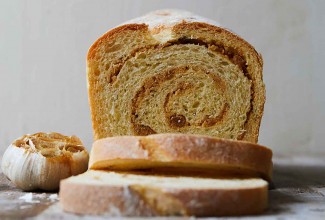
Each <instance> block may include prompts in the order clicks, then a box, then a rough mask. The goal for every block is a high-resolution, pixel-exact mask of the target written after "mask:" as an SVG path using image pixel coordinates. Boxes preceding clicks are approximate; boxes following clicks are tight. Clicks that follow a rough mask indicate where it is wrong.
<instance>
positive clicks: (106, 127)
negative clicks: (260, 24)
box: [87, 12, 265, 143]
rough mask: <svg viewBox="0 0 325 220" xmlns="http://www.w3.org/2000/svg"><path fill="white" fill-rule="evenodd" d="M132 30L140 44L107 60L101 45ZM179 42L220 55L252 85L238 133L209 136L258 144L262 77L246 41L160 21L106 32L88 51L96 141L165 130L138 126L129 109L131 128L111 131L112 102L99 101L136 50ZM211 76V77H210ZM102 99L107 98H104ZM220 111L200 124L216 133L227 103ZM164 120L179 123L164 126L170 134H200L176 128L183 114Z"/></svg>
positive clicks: (197, 25)
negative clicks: (101, 67) (101, 65)
mask: <svg viewBox="0 0 325 220" xmlns="http://www.w3.org/2000/svg"><path fill="white" fill-rule="evenodd" d="M166 13H167V12H166ZM166 13H165V12H164V13H162V14H163V15H162V14H161V13H160V14H159V13H158V14H157V15H161V16H164V17H168V16H170V15H171V14H170V13H167V14H166ZM171 16H173V15H171ZM132 31H133V32H136V31H137V35H136V36H137V37H138V38H139V39H141V40H143V41H141V44H139V45H138V46H136V45H131V46H130V45H129V44H127V43H126V44H125V47H130V48H127V50H126V51H125V53H122V54H119V55H118V56H113V55H112V56H113V57H111V58H107V55H108V54H110V52H108V51H109V50H110V49H109V46H107V47H106V46H105V45H110V43H112V42H114V41H119V38H121V39H122V38H123V36H125V35H127V34H128V33H130V32H132ZM165 32H166V33H168V32H170V33H169V35H168V34H167V35H166V36H167V37H166V36H165V35H164V34H165ZM160 35H163V36H165V37H161V36H160ZM157 36H159V37H157ZM135 38H136V37H135ZM165 38H166V39H165ZM180 43H181V44H186V43H188V44H198V45H202V46H205V47H207V48H208V49H209V50H211V51H215V52H217V53H219V54H221V55H224V56H225V57H226V58H227V59H229V60H230V61H231V62H232V63H234V64H235V65H237V66H238V67H239V68H240V69H242V71H243V73H244V74H245V76H246V78H247V79H248V81H252V86H251V89H250V90H251V100H250V102H251V104H250V108H249V110H248V111H247V113H246V118H247V120H246V123H245V124H244V125H243V127H242V129H241V130H242V131H236V132H235V134H234V135H225V136H223V135H221V136H218V135H216V134H214V135H213V136H215V137H225V138H231V139H237V140H246V141H251V142H254V143H256V142H257V140H258V133H259V127H260V123H261V118H262V114H263V108H264V102H265V89H264V84H263V79H262V65H263V61H262V58H261V56H260V55H259V54H258V53H257V52H256V50H255V49H254V48H253V47H252V46H251V45H250V44H249V43H247V42H246V41H245V40H243V39H242V38H240V37H239V36H237V35H235V34H233V33H231V32H230V31H228V30H226V29H224V28H221V27H217V26H214V25H211V24H208V23H205V22H196V21H195V20H191V21H182V22H176V23H175V24H168V25H167V24H166V25H165V24H164V23H163V24H156V25H152V26H148V25H147V24H132V23H131V24H126V25H123V26H120V27H117V28H115V29H113V30H111V31H109V32H107V33H106V34H105V35H104V36H102V37H101V38H99V39H98V40H97V41H96V42H95V43H94V45H93V46H92V47H91V48H90V50H89V53H88V57H87V62H88V83H89V102H90V107H91V114H92V121H93V130H94V138H95V140H97V139H100V138H105V137H109V136H115V135H148V134H153V133H161V132H166V131H165V130H164V131H161V130H160V129H157V128H154V127H152V126H151V125H150V124H148V123H144V124H142V123H138V122H135V121H134V116H136V114H135V113H134V110H133V113H132V115H131V116H130V118H131V120H130V119H129V113H127V114H124V115H125V116H123V117H125V118H126V119H125V120H126V121H128V122H127V123H130V125H129V127H131V128H132V129H131V130H126V131H121V129H120V130H119V129H116V127H117V125H116V123H117V121H119V119H116V118H114V117H115V116H110V115H109V114H110V113H109V111H110V108H114V105H113V104H112V103H108V102H107V101H100V100H99V97H100V96H110V95H112V96H113V93H114V92H113V90H114V89H116V87H114V86H115V84H114V83H115V82H116V80H117V79H118V78H119V73H120V71H121V69H122V68H123V67H124V66H125V63H126V62H129V61H130V59H132V58H134V57H136V56H137V55H139V54H140V52H141V53H142V52H143V53H144V54H146V53H147V51H149V50H150V49H155V50H157V51H159V50H162V49H163V48H164V47H168V46H171V45H175V44H180ZM100 46H103V47H105V48H107V52H103V51H101V52H99V50H98V48H99V47H100ZM113 48H114V46H113ZM124 49H125V48H124ZM95 54H97V55H98V57H97V58H95V57H96V56H97V55H95ZM105 56H106V58H105ZM226 58H225V59H226ZM100 59H102V61H100ZM103 59H106V61H107V62H108V63H109V62H110V64H109V65H110V67H109V71H108V70H107V71H108V72H109V73H105V71H106V70H99V69H98V68H97V65H99V63H100V62H103ZM106 65H108V64H106ZM191 68H195V67H191ZM106 69H107V68H106ZM100 74H102V76H105V77H107V79H108V80H107V81H106V82H105V83H103V82H101V83H99V80H98V77H97V75H100ZM211 75H215V73H213V74H211ZM131 77H132V76H131ZM101 80H102V79H101ZM149 80H150V79H149ZM102 81H103V80H102ZM219 81H220V80H219ZM221 82H222V81H221ZM137 86H138V85H137ZM140 86H141V85H140ZM144 93H148V91H147V90H144ZM136 94H137V93H136ZM132 96H133V94H132ZM131 98H132V97H131ZM135 98H136V97H135ZM101 99H105V98H101ZM105 100H107V98H106V99H105ZM224 107H225V108H223V110H222V111H221V113H222V114H221V116H220V117H219V116H216V117H213V116H211V115H206V118H205V119H203V117H202V120H201V123H200V125H201V127H203V128H207V127H210V129H216V128H215V125H216V124H218V121H221V120H222V119H223V117H222V116H223V115H224V114H225V113H226V112H227V111H226V110H228V107H229V105H225V106H224ZM126 108H127V107H126ZM130 108H133V109H134V105H133V104H132V105H131V107H130ZM167 116H169V117H167V118H168V120H167V122H170V121H177V122H179V124H178V123H176V124H175V123H168V124H169V125H170V130H169V131H167V132H177V131H178V132H182V133H194V134H202V133H201V132H200V133H199V132H198V131H197V132H195V129H197V128H196V127H195V128H193V131H191V132H186V131H185V130H186V129H183V130H181V129H179V128H184V127H187V126H190V124H189V123H188V122H187V121H186V118H185V117H184V116H183V115H175V114H170V115H167ZM171 119H173V120H171ZM121 124H125V122H121ZM119 126H120V125H119ZM191 126H196V125H191ZM126 127H127V126H126ZM209 135H211V134H209Z"/></svg>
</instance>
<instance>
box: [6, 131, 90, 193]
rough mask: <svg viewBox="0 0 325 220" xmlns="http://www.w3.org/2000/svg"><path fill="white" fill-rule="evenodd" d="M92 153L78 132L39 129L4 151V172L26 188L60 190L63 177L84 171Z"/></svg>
mask: <svg viewBox="0 0 325 220" xmlns="http://www.w3.org/2000/svg"><path fill="white" fill-rule="evenodd" d="M88 160H89V155H88V152H87V150H86V149H85V148H84V147H83V144H82V142H81V141H80V139H79V138H78V137H76V136H71V137H68V136H64V135H61V134H59V133H36V134H33V135H24V136H22V137H21V138H19V139H17V140H15V141H14V142H13V143H12V144H11V145H10V146H9V147H8V148H7V150H6V151H5V153H4V155H3V158H2V163H1V169H2V172H3V173H4V174H5V175H6V176H7V177H8V178H9V179H10V180H11V181H12V182H13V183H14V184H15V185H16V186H17V187H19V188H21V189H23V190H25V191H32V190H37V189H40V190H46V191H53V190H57V189H58V188H59V185H60V180H61V179H65V178H67V177H70V176H72V175H78V174H80V173H83V172H85V171H86V170H87V168H88Z"/></svg>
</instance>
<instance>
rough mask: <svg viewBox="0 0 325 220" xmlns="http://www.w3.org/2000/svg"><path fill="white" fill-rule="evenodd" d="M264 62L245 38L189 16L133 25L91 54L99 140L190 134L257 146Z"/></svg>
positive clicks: (153, 16)
mask: <svg viewBox="0 0 325 220" xmlns="http://www.w3.org/2000/svg"><path fill="white" fill-rule="evenodd" d="M262 65H263V62H262V58H261V56H260V55H259V54H258V53H257V52H256V51H255V49H254V48H253V47H252V46H251V45H250V44H249V43H247V42H246V41H245V40H243V39H242V38H240V37H239V36H237V35H236V34H234V33H232V32H230V31H229V30H227V29H225V28H222V27H220V26H219V25H217V24H215V22H213V21H210V20H207V19H204V18H201V17H199V16H196V15H193V14H191V13H189V12H185V11H179V10H163V11H156V12H152V13H150V14H149V15H146V16H144V17H142V18H138V19H135V20H132V21H129V22H126V23H125V24H124V25H121V26H119V27H116V28H114V29H112V30H110V31H108V32H107V33H106V34H104V35H103V36H102V37H100V38H99V39H98V40H97V41H96V42H95V43H94V44H93V45H92V46H91V47H90V49H89V52H88V56H87V74H88V92H89V102H90V109H91V115H92V124H93V130H94V138H95V139H101V138H105V137H109V136H118V135H140V136H141V135H148V134H155V133H188V134H201V135H209V136H214V137H219V138H227V139H236V140H246V141H250V142H255V143H256V142H257V140H258V133H259V126H260V122H261V117H262V114H263V106H264V101H265V89H264V83H263V79H262Z"/></svg>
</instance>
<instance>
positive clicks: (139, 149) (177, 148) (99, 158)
mask: <svg viewBox="0 0 325 220" xmlns="http://www.w3.org/2000/svg"><path fill="white" fill-rule="evenodd" d="M89 168H90V169H98V170H103V169H104V170H142V171H144V170H145V171H146V172H148V171H151V172H153V173H155V172H156V173H157V172H158V173H169V174H172V173H174V174H178V175H191V176H193V175H198V176H209V177H213V176H218V177H219V176H224V177H225V176H228V177H229V176H242V177H244V176H246V177H262V178H264V179H266V180H271V174H272V151H271V150H270V149H268V148H266V147H263V146H261V145H257V144H253V143H250V142H244V141H235V140H226V139H218V138H212V137H207V136H199V135H184V134H155V135H148V136H122V137H110V138H104V139H100V140H97V141H95V142H94V144H93V147H92V150H91V153H90V161H89Z"/></svg>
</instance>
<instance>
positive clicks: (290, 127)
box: [0, 0, 325, 154]
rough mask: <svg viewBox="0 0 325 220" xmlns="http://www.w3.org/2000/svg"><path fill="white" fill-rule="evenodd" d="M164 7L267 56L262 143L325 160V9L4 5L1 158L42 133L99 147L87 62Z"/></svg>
mask: <svg viewBox="0 0 325 220" xmlns="http://www.w3.org/2000/svg"><path fill="white" fill-rule="evenodd" d="M160 8H179V9H186V10H189V11H192V12H195V13H197V14H199V15H202V16H205V17H208V18H210V19H215V20H218V21H219V22H220V23H221V24H223V26H225V27H228V28H230V29H232V30H233V31H235V32H236V33H238V34H239V35H241V36H242V37H243V38H245V39H246V40H247V41H248V42H250V43H251V44H253V45H254V46H255V47H256V49H257V50H258V51H259V52H260V53H262V55H263V58H264V80H265V84H266V89H267V102H266V105H265V113H264V118H263V121H262V127H261V130H260V140H259V142H260V143H261V144H263V145H266V146H269V147H271V148H272V149H273V150H274V151H275V153H276V154H281V153H291V152H292V153H293V152H296V153H309V154H316V153H319V152H325V126H324V125H325V116H324V114H325V89H324V87H325V73H324V65H325V54H324V51H325V46H324V42H325V16H324V14H325V13H324V10H325V1H321V0H319V1H316V0H315V1H307V0H306V1H302V0H283V1H276V0H268V1H259V0H246V1H240V0H231V1H228V0H225V1H213V0H211V1H208V0H205V1H203V0H197V1H195V0H192V1H187V0H184V1H182V0H160V1H154V0H142V1H140V0H120V1H118V0H116V1H107V0H100V1H87V0H69V1H64V0H33V1H23V0H15V1H5V0H1V1H0V109H1V114H0V154H2V152H3V151H4V149H5V148H6V147H7V146H8V145H9V144H10V143H11V142H12V141H13V140H14V139H15V138H17V137H19V136H21V135H23V134H25V133H34V132H38V131H57V132H61V133H63V134H66V135H72V134H76V135H78V136H80V138H81V139H82V140H83V141H84V143H85V144H86V145H87V148H88V149H90V147H91V143H92V129H91V121H90V113H89V107H88V99H87V88H86V72H85V69H86V68H85V65H86V62H85V57H86V53H87V50H88V48H89V46H90V45H91V44H92V43H93V42H94V41H95V40H96V39H97V38H98V37H99V36H101V35H102V34H103V33H105V32H106V31H107V30H108V29H110V28H112V27H114V26H115V25H118V24H119V23H122V22H124V21H125V20H128V19H131V18H133V17H137V16H140V15H142V14H144V13H146V12H149V11H151V10H155V9H160Z"/></svg>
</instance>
